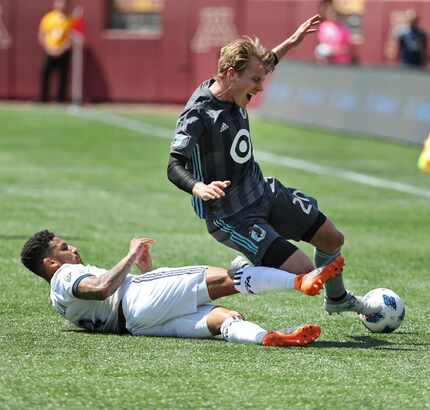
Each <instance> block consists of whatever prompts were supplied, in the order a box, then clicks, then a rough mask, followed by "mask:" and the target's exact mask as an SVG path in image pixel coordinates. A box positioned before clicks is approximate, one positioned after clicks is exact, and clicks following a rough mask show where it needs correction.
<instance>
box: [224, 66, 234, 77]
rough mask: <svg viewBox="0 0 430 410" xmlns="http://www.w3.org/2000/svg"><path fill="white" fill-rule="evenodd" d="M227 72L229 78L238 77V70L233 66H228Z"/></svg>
mask: <svg viewBox="0 0 430 410" xmlns="http://www.w3.org/2000/svg"><path fill="white" fill-rule="evenodd" d="M225 74H226V78H227V79H228V80H234V79H235V78H236V77H237V71H236V70H235V69H234V68H233V67H229V68H227V71H226V73H225Z"/></svg>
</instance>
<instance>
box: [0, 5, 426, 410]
mask: <svg viewBox="0 0 430 410" xmlns="http://www.w3.org/2000/svg"><path fill="white" fill-rule="evenodd" d="M320 5H321V3H320V1H319V0H73V1H71V6H72V8H73V7H76V6H82V7H83V9H84V27H85V28H84V36H85V42H84V46H83V49H82V51H83V57H84V58H83V76H82V80H83V83H82V90H83V94H82V99H83V101H82V102H83V108H80V107H72V109H69V106H68V105H66V106H63V105H56V104H52V105H47V104H39V103H36V101H37V99H38V92H39V77H40V68H41V65H42V60H43V53H42V49H41V47H40V45H39V44H38V39H37V30H38V25H39V22H40V19H41V18H42V16H43V15H44V14H45V13H46V12H47V11H48V10H50V9H51V7H52V0H32V1H29V0H0V100H1V101H0V181H1V183H0V197H1V205H0V209H1V212H0V224H1V227H2V230H1V233H0V241H1V242H0V244H1V246H0V261H1V266H0V288H1V289H2V298H1V300H0V357H2V361H1V363H0V408H1V409H3V408H4V409H23V408H34V409H48V408H53V409H60V408H66V409H74V408H92V409H105V408H116V409H118V408H126V409H132V408H139V409H150V408H160V409H162V408H171V409H175V410H176V409H180V408H183V409H189V408H196V409H200V408H208V409H245V408H258V409H263V408H264V409H269V408H271V409H285V408H287V407H288V408H290V409H302V410H303V409H328V408H332V409H339V408H342V409H350V410H357V409H375V410H380V409H387V408H390V409H414V410H415V409H429V408H430V393H429V389H428V385H429V380H430V367H429V366H428V365H425V363H428V362H429V356H430V353H429V348H428V347H429V345H430V333H429V326H428V318H429V316H430V311H429V309H430V306H429V303H428V294H429V292H430V282H429V280H428V266H429V263H428V261H429V258H428V250H429V239H428V235H429V232H430V225H429V198H430V179H429V178H428V177H429V175H428V174H425V173H422V172H420V171H419V170H418V169H417V166H416V164H417V159H418V157H419V154H420V150H421V145H422V142H423V141H424V139H425V138H426V136H427V134H428V132H429V131H430V89H429V82H430V81H429V79H428V75H429V72H428V71H426V70H422V71H418V70H406V69H401V68H400V67H399V64H398V62H397V61H395V59H393V58H392V54H390V52H389V49H390V46H391V45H392V41H393V33H394V32H395V30H396V25H397V24H398V23H399V21H400V20H401V16H402V14H403V13H404V12H405V11H406V10H408V9H415V10H416V11H417V13H418V14H419V15H420V17H421V26H422V27H424V28H426V27H430V0H429V1H426V0H421V1H418V0H415V1H406V0H401V1H397V0H367V1H364V0H337V1H336V0H335V5H336V7H337V9H338V11H339V12H340V13H341V15H342V18H343V19H344V21H345V22H346V23H347V24H348V26H349V27H350V29H351V32H352V33H353V40H354V45H355V49H356V52H357V62H356V64H355V65H350V66H334V65H321V64H316V63H315V54H314V50H315V47H316V45H317V40H316V38H315V37H312V36H309V37H308V38H306V39H305V41H304V42H303V43H302V44H301V45H300V47H298V48H297V49H294V50H292V51H291V52H290V54H289V58H287V59H286V61H283V62H282V63H281V66H280V67H279V69H277V70H276V71H275V73H274V74H273V75H271V76H269V78H268V79H267V84H266V87H265V88H266V92H265V93H264V95H263V96H262V97H261V98H256V99H255V101H254V100H253V102H252V105H253V106H252V108H253V113H252V116H253V120H252V122H251V127H252V132H253V142H254V144H255V154H256V157H257V159H258V160H259V161H261V165H262V167H263V170H264V173H265V174H266V175H276V176H277V177H279V178H280V179H281V180H282V181H283V182H285V183H286V184H288V185H291V186H298V187H300V188H302V189H303V190H304V191H305V192H308V193H309V194H312V195H313V196H315V197H316V198H318V201H319V203H320V204H321V205H322V209H324V211H327V213H328V214H329V215H330V216H331V217H332V219H333V220H334V221H335V222H336V224H337V225H338V226H339V227H340V228H341V230H342V231H343V232H345V234H346V237H347V243H346V244H345V247H344V249H343V252H344V255H345V257H346V260H347V263H348V265H347V272H346V275H345V276H346V280H347V286H350V287H351V289H353V290H354V291H356V292H357V293H358V294H362V293H364V292H366V291H368V290H370V289H371V288H376V287H383V286H387V287H390V288H392V289H393V290H395V291H396V292H398V293H399V295H400V296H402V298H403V299H404V300H405V302H406V306H407V314H406V319H405V322H404V324H403V325H402V327H401V328H400V329H399V331H397V332H395V333H394V334H390V335H385V334H383V335H382V334H381V335H379V334H378V335H374V334H369V333H368V332H367V331H366V330H365V329H364V327H363V326H362V325H361V324H360V323H359V321H358V320H357V317H356V316H355V315H339V316H336V317H329V316H328V315H326V314H325V312H323V309H322V307H321V306H322V303H323V301H322V295H321V296H320V297H315V298H303V297H301V296H300V295H296V294H294V293H290V294H288V295H287V296H285V294H283V293H275V294H271V295H267V296H264V297H262V298H256V299H253V300H252V301H251V300H250V299H249V298H242V297H241V296H237V297H236V296H235V297H232V298H229V299H226V300H223V301H222V302H221V303H222V304H224V305H226V306H228V307H231V308H233V309H236V310H239V311H243V312H244V313H245V314H246V315H247V317H249V318H250V319H251V320H255V321H258V322H259V323H261V324H262V325H264V326H266V327H268V328H276V327H279V326H285V325H292V324H296V323H301V322H303V321H315V322H317V323H320V324H321V326H322V328H323V334H322V336H321V340H319V341H318V342H317V343H315V344H314V345H313V346H310V347H309V348H306V349H263V348H261V347H260V346H243V345H232V344H224V343H217V342H214V341H194V340H186V339H162V338H131V337H130V338H127V337H119V336H114V335H90V334H88V333H86V332H83V331H80V330H77V329H75V328H73V327H72V326H70V325H69V324H67V323H65V322H64V321H63V319H62V318H61V317H59V316H58V315H56V313H55V312H53V311H52V310H51V309H49V307H48V303H47V289H48V286H47V284H46V283H45V282H43V281H42V280H38V279H37V278H35V277H34V275H32V274H30V273H29V272H27V271H26V270H25V269H24V268H23V267H22V266H21V264H20V261H19V251H20V249H21V247H22V244H23V242H24V241H25V240H26V239H27V238H28V237H29V235H31V234H32V233H34V232H35V231H37V230H39V229H43V228H50V229H52V230H53V231H54V232H58V233H59V234H61V235H62V236H64V237H65V238H66V239H69V240H70V241H72V242H73V243H75V244H76V245H77V246H79V247H80V248H81V250H82V253H83V254H84V255H85V257H86V259H85V260H88V262H89V263H94V264H98V265H101V266H112V265H113V264H114V263H116V261H117V260H118V259H119V258H120V257H122V256H123V252H124V251H125V249H126V247H127V243H128V241H129V240H130V238H132V237H133V236H135V235H141V234H142V233H144V234H145V235H148V236H151V237H154V238H155V239H156V240H157V246H154V262H155V264H156V265H157V266H176V265H178V266H179V265H186V264H196V263H198V264H203V263H204V264H206V263H207V264H211V265H219V266H228V264H229V262H230V260H231V259H232V257H233V256H234V252H232V251H231V250H229V249H227V248H225V247H222V246H220V245H218V244H216V243H215V242H214V241H213V240H212V239H211V238H210V236H209V235H208V234H207V233H206V229H205V227H204V225H203V224H202V223H201V221H199V220H198V219H197V218H196V217H195V216H194V214H193V212H192V209H191V206H190V203H189V198H188V197H187V196H186V195H185V194H184V193H183V192H180V191H179V190H178V189H176V188H175V187H173V185H172V184H169V183H168V181H167V178H166V164H167V156H168V149H169V143H170V138H171V134H172V133H173V130H174V127H175V122H176V116H177V114H178V112H179V111H180V110H181V104H183V103H184V102H185V101H186V100H187V98H188V97H189V95H190V93H191V92H192V90H193V89H194V87H195V86H196V85H197V84H198V83H199V82H200V81H202V80H204V79H206V78H208V77H210V76H212V75H213V74H214V71H215V67H216V61H217V55H218V52H219V49H220V47H221V46H222V45H223V44H225V43H226V42H227V41H229V40H230V39H232V38H234V37H237V36H239V35H243V34H248V35H253V36H254V35H255V36H259V37H260V38H261V39H262V41H263V42H264V44H265V45H267V46H269V47H270V46H274V45H276V44H277V43H278V42H279V41H280V40H281V39H283V38H284V37H285V36H287V35H289V34H290V33H292V32H293V30H294V29H295V28H296V27H297V25H298V24H300V23H301V22H302V21H303V20H304V19H305V18H307V17H308V16H310V15H313V14H315V13H317V12H318V11H319V10H320ZM78 50H79V48H78ZM75 51H76V50H75ZM78 53H79V51H78ZM76 55H77V54H76V53H75V56H74V58H75V61H76ZM78 80H79V76H78ZM73 84H74V87H73V86H72V87H71V88H70V90H69V96H70V97H72V95H73V92H72V91H73V90H75V91H76V89H75V88H76V87H77V88H79V81H78V82H77V83H76V76H75V80H74V82H73ZM78 91H79V90H78ZM33 102H34V103H33ZM76 102H78V103H80V96H79V92H78V93H77V101H76ZM101 103H103V104H101ZM104 103H106V104H104ZM124 103H125V104H124ZM129 103H130V104H129ZM256 117H257V118H256ZM297 124H298V125H299V126H296V125H297ZM321 128H324V129H321ZM327 130H328V131H327ZM333 130H335V131H336V132H333ZM398 142H401V144H399V143H398ZM428 147H429V148H428V149H429V151H430V143H429V145H428ZM429 157H430V154H429ZM429 161H430V159H429ZM429 163H430V162H429ZM196 244H198V245H196ZM300 246H302V245H300ZM303 248H304V250H305V251H306V252H307V253H308V254H309V255H311V254H312V249H311V248H310V247H309V246H306V245H305V246H303ZM304 386H305V387H304ZM425 386H427V387H425Z"/></svg>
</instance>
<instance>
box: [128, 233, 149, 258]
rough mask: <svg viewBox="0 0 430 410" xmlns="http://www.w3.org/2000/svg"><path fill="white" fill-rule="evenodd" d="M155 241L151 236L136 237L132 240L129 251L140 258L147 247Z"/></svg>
mask: <svg viewBox="0 0 430 410" xmlns="http://www.w3.org/2000/svg"><path fill="white" fill-rule="evenodd" d="M154 243H155V241H154V239H151V238H134V239H132V240H131V241H130V247H129V253H130V254H131V255H134V256H135V258H136V260H139V258H140V257H141V255H142V254H143V253H144V252H145V249H147V248H149V247H150V246H151V245H153V244H154Z"/></svg>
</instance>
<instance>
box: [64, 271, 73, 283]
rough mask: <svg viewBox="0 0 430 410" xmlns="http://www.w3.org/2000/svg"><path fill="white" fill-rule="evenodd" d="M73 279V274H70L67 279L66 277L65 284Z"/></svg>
mask: <svg viewBox="0 0 430 410" xmlns="http://www.w3.org/2000/svg"><path fill="white" fill-rule="evenodd" d="M71 279H72V273H71V272H69V273H68V274H67V275H66V276H65V277H64V281H65V282H70V281H71Z"/></svg>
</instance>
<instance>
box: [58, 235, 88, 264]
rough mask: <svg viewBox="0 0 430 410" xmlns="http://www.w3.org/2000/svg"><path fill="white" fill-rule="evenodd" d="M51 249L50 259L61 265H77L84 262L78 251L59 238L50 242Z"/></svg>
mask: <svg viewBox="0 0 430 410" xmlns="http://www.w3.org/2000/svg"><path fill="white" fill-rule="evenodd" d="M50 248H51V250H50V257H51V258H53V259H56V260H57V261H58V262H60V263H61V264H64V263H70V264H74V265H76V264H78V263H81V262H82V260H81V256H80V255H79V252H78V249H77V248H75V247H74V246H73V245H69V244H68V243H67V242H65V241H63V240H62V239H61V238H58V237H57V236H55V237H54V239H52V241H51V242H50Z"/></svg>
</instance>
